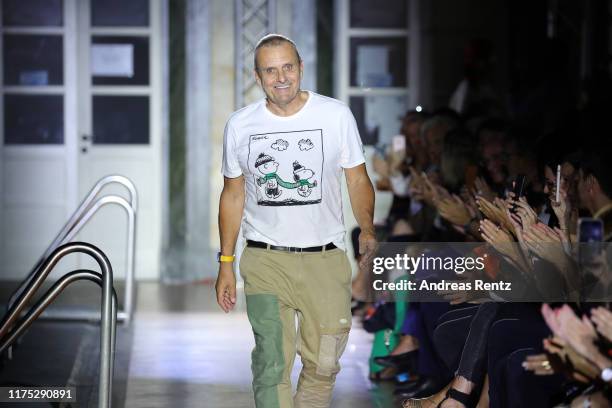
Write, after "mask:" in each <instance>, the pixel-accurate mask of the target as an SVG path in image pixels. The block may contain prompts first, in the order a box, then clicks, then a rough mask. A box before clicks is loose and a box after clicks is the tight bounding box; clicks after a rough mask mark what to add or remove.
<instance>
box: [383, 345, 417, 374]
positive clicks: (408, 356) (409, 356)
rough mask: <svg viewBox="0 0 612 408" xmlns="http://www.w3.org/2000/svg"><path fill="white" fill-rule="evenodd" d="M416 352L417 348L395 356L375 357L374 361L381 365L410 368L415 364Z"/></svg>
mask: <svg viewBox="0 0 612 408" xmlns="http://www.w3.org/2000/svg"><path fill="white" fill-rule="evenodd" d="M417 353H418V350H412V351H409V352H407V353H402V354H398V355H395V356H391V355H389V356H384V357H376V358H375V359H374V361H375V362H376V364H379V365H381V366H383V367H396V368H408V369H409V370H410V369H412V368H414V367H415V366H416V359H417Z"/></svg>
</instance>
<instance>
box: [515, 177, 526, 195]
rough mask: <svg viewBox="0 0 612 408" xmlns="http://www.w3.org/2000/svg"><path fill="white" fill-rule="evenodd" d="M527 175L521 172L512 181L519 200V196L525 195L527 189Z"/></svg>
mask: <svg viewBox="0 0 612 408" xmlns="http://www.w3.org/2000/svg"><path fill="white" fill-rule="evenodd" d="M525 179H526V177H525V175H524V174H519V175H518V176H516V179H515V180H514V181H513V182H512V192H513V193H514V199H515V200H518V199H519V197H521V196H523V195H524V194H525V193H524V190H525Z"/></svg>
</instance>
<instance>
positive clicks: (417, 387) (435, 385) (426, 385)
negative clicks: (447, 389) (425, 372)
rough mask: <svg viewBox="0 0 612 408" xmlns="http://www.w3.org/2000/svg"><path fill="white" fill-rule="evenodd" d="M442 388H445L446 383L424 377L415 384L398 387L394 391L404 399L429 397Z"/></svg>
mask: <svg viewBox="0 0 612 408" xmlns="http://www.w3.org/2000/svg"><path fill="white" fill-rule="evenodd" d="M442 388H444V384H440V382H438V381H436V380H433V379H431V378H423V379H420V380H419V381H417V382H416V384H414V385H409V386H407V387H398V388H397V389H396V390H395V391H394V392H393V395H395V396H397V397H399V398H404V399H410V398H427V397H429V396H432V395H433V394H435V393H436V392H438V391H440V390H441V389H442Z"/></svg>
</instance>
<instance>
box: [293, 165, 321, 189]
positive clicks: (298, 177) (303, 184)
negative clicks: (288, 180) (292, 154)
mask: <svg viewBox="0 0 612 408" xmlns="http://www.w3.org/2000/svg"><path fill="white" fill-rule="evenodd" d="M313 176H314V171H312V170H310V169H307V168H304V166H302V165H301V164H300V163H298V162H297V160H296V161H294V162H293V179H294V180H295V182H296V183H298V184H299V186H298V188H297V190H298V194H299V195H301V196H302V197H308V196H309V195H310V193H312V188H313V187H316V186H317V180H314V181H313V182H312V183H310V182H309V181H308V179H311V178H312V177H313Z"/></svg>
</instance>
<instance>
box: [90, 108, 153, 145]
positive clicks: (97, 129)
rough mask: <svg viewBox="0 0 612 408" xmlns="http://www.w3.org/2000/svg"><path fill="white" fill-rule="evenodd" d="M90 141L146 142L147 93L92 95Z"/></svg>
mask: <svg viewBox="0 0 612 408" xmlns="http://www.w3.org/2000/svg"><path fill="white" fill-rule="evenodd" d="M93 143H95V144H148V143H149V97H148V96H94V97H93Z"/></svg>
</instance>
